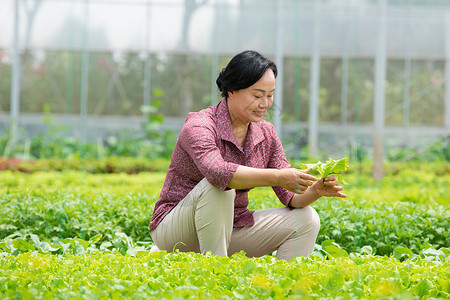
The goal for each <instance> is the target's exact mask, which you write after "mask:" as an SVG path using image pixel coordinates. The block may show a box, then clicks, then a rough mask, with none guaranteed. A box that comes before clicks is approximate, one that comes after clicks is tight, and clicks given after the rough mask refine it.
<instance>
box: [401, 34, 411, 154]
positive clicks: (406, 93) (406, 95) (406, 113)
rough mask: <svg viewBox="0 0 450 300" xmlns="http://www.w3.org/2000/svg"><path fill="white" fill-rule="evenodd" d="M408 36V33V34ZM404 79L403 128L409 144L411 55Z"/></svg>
mask: <svg viewBox="0 0 450 300" xmlns="http://www.w3.org/2000/svg"><path fill="white" fill-rule="evenodd" d="M406 36H408V34H407V35H406ZM403 71H404V79H403V86H404V89H403V128H404V138H405V145H406V146H408V144H409V141H410V138H409V119H410V107H411V95H410V94H411V56H410V55H409V53H408V55H407V57H406V58H405V65H404V70H403Z"/></svg>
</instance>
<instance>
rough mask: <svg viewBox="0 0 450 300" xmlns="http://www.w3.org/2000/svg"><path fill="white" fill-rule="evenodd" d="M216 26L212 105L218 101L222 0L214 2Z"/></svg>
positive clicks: (212, 45)
mask: <svg viewBox="0 0 450 300" xmlns="http://www.w3.org/2000/svg"><path fill="white" fill-rule="evenodd" d="M213 5H214V14H215V15H214V26H213V32H212V36H211V102H210V103H211V105H214V104H215V103H217V85H216V79H217V75H218V73H217V69H218V68H219V55H218V54H217V48H218V45H217V44H218V37H219V34H220V21H221V18H220V15H221V9H222V8H223V6H222V1H221V0H218V1H216V2H215V3H214V4H213Z"/></svg>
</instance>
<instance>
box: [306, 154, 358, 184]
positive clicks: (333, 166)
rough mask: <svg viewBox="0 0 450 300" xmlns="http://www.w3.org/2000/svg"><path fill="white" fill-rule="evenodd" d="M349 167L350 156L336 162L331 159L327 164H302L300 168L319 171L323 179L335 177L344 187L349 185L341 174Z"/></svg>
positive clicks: (319, 162)
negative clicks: (329, 176)
mask: <svg viewBox="0 0 450 300" xmlns="http://www.w3.org/2000/svg"><path fill="white" fill-rule="evenodd" d="M349 166H350V165H349V163H348V156H346V157H344V158H341V159H339V160H334V159H332V158H331V157H330V158H328V160H327V161H326V162H321V161H318V162H316V163H315V164H302V165H301V166H300V167H301V168H303V169H308V168H309V169H311V170H314V171H317V172H318V173H319V174H320V176H321V177H323V178H325V177H327V176H328V175H335V176H336V177H337V179H338V180H339V182H341V183H342V184H343V185H347V183H346V182H345V180H344V179H343V178H342V176H341V175H340V174H339V173H340V172H343V171H346V170H347V169H348V167H349Z"/></svg>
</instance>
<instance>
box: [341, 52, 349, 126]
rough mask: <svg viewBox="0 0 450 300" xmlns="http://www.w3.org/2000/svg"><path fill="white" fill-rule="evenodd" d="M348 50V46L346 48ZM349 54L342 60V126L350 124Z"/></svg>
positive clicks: (345, 54)
mask: <svg viewBox="0 0 450 300" xmlns="http://www.w3.org/2000/svg"><path fill="white" fill-rule="evenodd" d="M346 48H347V46H346ZM348 65H349V55H348V52H346V53H344V57H343V58H342V78H341V124H342V125H347V122H348Z"/></svg>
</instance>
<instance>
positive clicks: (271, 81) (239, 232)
mask: <svg viewBox="0 0 450 300" xmlns="http://www.w3.org/2000/svg"><path fill="white" fill-rule="evenodd" d="M276 75H277V68H276V65H275V64H274V63H273V62H272V61H270V60H269V59H267V58H265V57H263V56H262V55H260V54H259V53H258V52H255V51H244V52H242V53H239V54H237V55H236V56H235V57H234V58H232V59H231V61H230V62H229V63H228V65H227V66H226V67H225V68H224V69H223V70H222V71H221V72H220V74H219V76H218V78H217V81H216V82H217V86H218V88H219V90H220V92H221V93H222V97H224V99H223V100H222V101H220V102H219V103H218V104H216V105H214V106H211V107H208V108H206V109H204V110H201V111H199V112H196V113H189V114H188V116H187V118H186V121H185V124H184V126H183V128H182V130H181V132H180V135H179V137H178V140H177V144H176V146H175V149H174V152H173V155H172V160H171V163H170V166H169V169H168V172H167V176H166V179H165V182H164V186H163V188H162V191H161V195H160V197H159V199H158V201H157V202H156V205H155V210H154V213H153V216H152V219H151V222H150V228H149V230H150V235H151V237H152V239H153V241H154V242H155V244H156V246H157V247H158V248H159V249H161V250H167V251H169V252H170V251H172V250H173V249H179V250H180V251H195V252H201V253H206V252H208V251H211V252H212V254H216V255H223V256H225V255H232V254H233V253H236V252H239V251H241V250H243V251H245V252H246V254H247V256H250V257H254V256H263V255H266V254H268V253H271V252H273V251H275V250H276V251H277V254H276V255H277V258H278V259H284V260H289V259H291V258H292V257H295V256H299V255H302V256H308V255H309V254H311V253H312V251H313V249H314V244H315V241H316V238H317V234H318V232H319V227H320V220H319V217H318V215H317V213H316V211H315V210H314V208H312V207H311V206H310V204H312V203H313V202H315V201H316V200H317V199H319V198H320V197H322V196H329V197H346V195H345V194H343V193H342V192H341V190H342V187H341V186H339V183H338V181H337V180H336V178H335V177H334V176H329V177H327V178H321V179H319V180H318V179H317V178H316V177H314V176H311V175H309V174H308V171H309V170H298V169H295V168H291V167H290V164H289V162H288V161H287V160H286V155H285V154H284V150H283V147H282V145H281V142H280V140H279V139H278V137H277V134H276V132H275V130H274V127H273V125H272V124H271V123H269V122H267V121H265V120H263V116H264V114H265V113H266V111H267V110H268V109H269V108H270V107H271V105H272V103H273V93H274V91H275V77H276ZM262 186H271V187H273V190H274V191H275V193H276V195H277V196H278V198H279V200H280V201H281V203H283V205H284V206H285V207H280V208H273V209H265V210H259V211H255V212H252V211H249V210H248V209H247V205H248V203H249V199H248V191H249V190H250V189H252V188H254V187H262Z"/></svg>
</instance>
